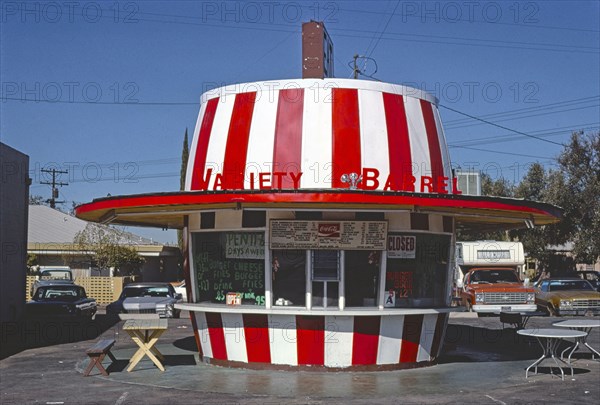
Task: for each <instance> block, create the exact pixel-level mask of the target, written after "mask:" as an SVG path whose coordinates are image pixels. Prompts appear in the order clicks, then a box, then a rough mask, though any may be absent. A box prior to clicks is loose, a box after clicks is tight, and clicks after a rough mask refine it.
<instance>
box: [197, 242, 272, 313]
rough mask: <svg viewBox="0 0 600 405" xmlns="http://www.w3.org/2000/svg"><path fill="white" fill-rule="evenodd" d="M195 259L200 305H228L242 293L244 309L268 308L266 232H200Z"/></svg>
mask: <svg viewBox="0 0 600 405" xmlns="http://www.w3.org/2000/svg"><path fill="white" fill-rule="evenodd" d="M192 256H193V265H194V270H195V273H196V288H197V292H198V294H197V296H198V297H199V299H198V301H199V302H203V301H208V302H214V303H221V304H225V300H226V296H227V293H239V294H241V296H242V304H243V305H265V235H264V233H263V232H197V233H194V234H192Z"/></svg>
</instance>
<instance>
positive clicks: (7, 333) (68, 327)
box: [0, 314, 119, 359]
mask: <svg viewBox="0 0 600 405" xmlns="http://www.w3.org/2000/svg"><path fill="white" fill-rule="evenodd" d="M118 321H119V319H118V317H115V316H110V315H103V314H98V315H96V318H95V319H94V320H91V321H90V320H82V319H52V318H47V319H28V318H25V319H23V320H22V321H21V322H10V323H3V324H2V326H1V330H0V359H4V358H6V357H8V356H12V355H13V354H16V353H18V352H20V351H23V350H27V349H32V348H35V347H45V346H53V345H58V344H63V343H72V342H79V341H84V340H90V339H96V338H97V337H98V336H100V335H102V334H103V333H104V332H106V331H107V330H108V329H110V328H112V327H113V326H114V325H115V324H116V323H117V322H118Z"/></svg>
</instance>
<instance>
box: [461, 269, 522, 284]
mask: <svg viewBox="0 0 600 405" xmlns="http://www.w3.org/2000/svg"><path fill="white" fill-rule="evenodd" d="M519 282H520V280H519V278H518V277H517V275H516V274H515V273H514V272H513V271H512V270H481V271H474V272H473V274H472V275H471V283H474V284H478V283H480V284H495V283H519Z"/></svg>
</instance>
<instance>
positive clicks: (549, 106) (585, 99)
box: [445, 95, 600, 125]
mask: <svg viewBox="0 0 600 405" xmlns="http://www.w3.org/2000/svg"><path fill="white" fill-rule="evenodd" d="M596 99H600V95H598V96H590V97H582V98H576V99H573V100H565V101H558V102H555V103H549V104H542V105H537V106H533V107H525V108H518V109H515V110H508V111H503V112H498V113H493V114H485V115H481V116H480V117H481V118H485V119H491V118H497V117H501V116H508V115H517V114H522V113H524V112H529V111H539V110H545V109H552V108H556V107H558V106H566V105H576V104H582V103H588V102H590V101H594V100H596ZM470 121H471V120H470V118H458V119H455V120H450V121H445V124H446V125H448V124H462V123H464V122H470Z"/></svg>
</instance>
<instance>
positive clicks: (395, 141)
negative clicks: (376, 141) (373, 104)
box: [383, 93, 413, 187]
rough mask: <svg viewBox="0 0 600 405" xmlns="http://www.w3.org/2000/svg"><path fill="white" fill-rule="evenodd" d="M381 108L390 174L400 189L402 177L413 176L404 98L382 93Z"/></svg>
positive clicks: (402, 182) (398, 95) (402, 181)
mask: <svg viewBox="0 0 600 405" xmlns="http://www.w3.org/2000/svg"><path fill="white" fill-rule="evenodd" d="M383 106H384V109H385V123H386V127H387V136H388V149H389V152H388V156H389V160H390V174H391V175H392V176H393V178H394V181H395V182H396V184H398V187H402V186H401V184H404V176H405V175H407V176H412V175H413V172H412V156H411V154H410V136H409V134H408V124H407V122H406V110H405V109H404V97H402V95H400V94H391V93H383Z"/></svg>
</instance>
